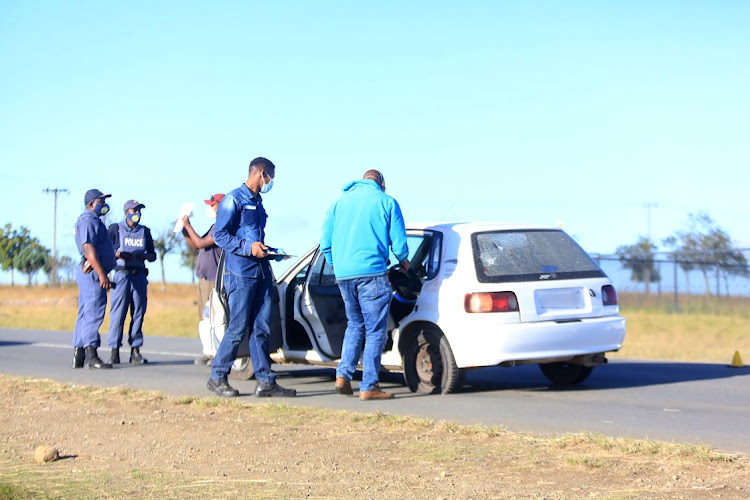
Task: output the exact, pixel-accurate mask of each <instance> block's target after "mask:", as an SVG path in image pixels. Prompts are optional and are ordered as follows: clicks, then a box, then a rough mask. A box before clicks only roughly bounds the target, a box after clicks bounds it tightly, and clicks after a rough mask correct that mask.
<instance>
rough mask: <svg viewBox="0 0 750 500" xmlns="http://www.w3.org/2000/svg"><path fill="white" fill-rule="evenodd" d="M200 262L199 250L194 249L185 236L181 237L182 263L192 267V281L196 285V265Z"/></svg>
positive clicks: (189, 267)
mask: <svg viewBox="0 0 750 500" xmlns="http://www.w3.org/2000/svg"><path fill="white" fill-rule="evenodd" d="M197 263H198V250H193V249H192V248H190V245H188V244H187V243H186V242H185V238H180V264H182V266H183V267H187V268H188V269H190V276H191V282H192V283H193V285H195V265H196V264H197Z"/></svg>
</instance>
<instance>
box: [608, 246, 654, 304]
mask: <svg viewBox="0 0 750 500" xmlns="http://www.w3.org/2000/svg"><path fill="white" fill-rule="evenodd" d="M655 250H656V245H654V244H653V243H651V240H649V239H648V238H644V237H641V238H639V239H638V242H637V243H636V244H634V245H622V246H619V247H617V250H616V253H617V256H618V257H619V258H620V262H621V263H622V267H624V268H625V269H630V279H631V280H633V281H635V282H636V283H644V284H645V285H646V294H648V293H650V290H651V288H650V284H651V283H654V282H657V281H659V280H660V279H661V276H659V270H658V269H657V268H656V267H655V266H654V255H655V254H654V251H655Z"/></svg>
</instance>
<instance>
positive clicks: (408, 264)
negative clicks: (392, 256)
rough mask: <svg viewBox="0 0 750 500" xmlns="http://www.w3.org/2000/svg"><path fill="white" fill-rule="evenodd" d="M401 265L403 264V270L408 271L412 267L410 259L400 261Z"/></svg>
mask: <svg viewBox="0 0 750 500" xmlns="http://www.w3.org/2000/svg"><path fill="white" fill-rule="evenodd" d="M399 265H400V266H401V270H402V271H404V272H408V271H409V269H411V263H410V262H409V261H408V260H402V261H401V262H399Z"/></svg>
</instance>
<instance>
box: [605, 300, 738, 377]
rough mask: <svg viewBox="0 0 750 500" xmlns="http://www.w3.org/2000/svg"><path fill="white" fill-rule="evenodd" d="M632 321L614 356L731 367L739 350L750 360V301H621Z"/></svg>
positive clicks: (622, 309) (622, 312)
mask: <svg viewBox="0 0 750 500" xmlns="http://www.w3.org/2000/svg"><path fill="white" fill-rule="evenodd" d="M620 303H621V314H622V315H623V316H625V318H627V320H628V327H627V334H626V337H625V345H624V346H623V348H622V350H621V351H620V352H619V353H614V354H613V355H612V357H628V358H641V359H663V360H672V361H703V362H712V363H727V364H728V363H730V362H731V361H732V356H733V354H734V352H735V351H739V352H740V354H744V355H745V356H750V298H747V297H731V298H726V297H722V298H720V299H719V298H716V297H709V298H706V297H696V296H680V297H679V298H678V304H679V305H680V308H681V311H682V312H680V313H679V314H674V313H673V312H672V304H673V300H672V297H671V296H662V297H661V298H660V297H658V296H655V295H654V296H650V297H645V296H643V295H626V294H624V295H623V296H621V297H620Z"/></svg>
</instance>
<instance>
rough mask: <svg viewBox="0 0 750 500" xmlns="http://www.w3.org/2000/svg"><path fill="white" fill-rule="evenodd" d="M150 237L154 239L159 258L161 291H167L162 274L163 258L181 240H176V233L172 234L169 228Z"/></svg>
mask: <svg viewBox="0 0 750 500" xmlns="http://www.w3.org/2000/svg"><path fill="white" fill-rule="evenodd" d="M152 237H153V239H154V249H155V250H156V255H157V256H158V257H159V264H161V289H162V291H164V290H166V289H167V280H166V277H165V274H164V257H166V255H167V254H168V253H169V252H171V251H172V250H174V249H175V248H177V246H178V245H179V240H180V239H182V238H179V239H178V238H177V233H174V232H172V228H171V227H166V228H164V229H161V230H160V231H158V232H157V233H156V234H153V233H152Z"/></svg>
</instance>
